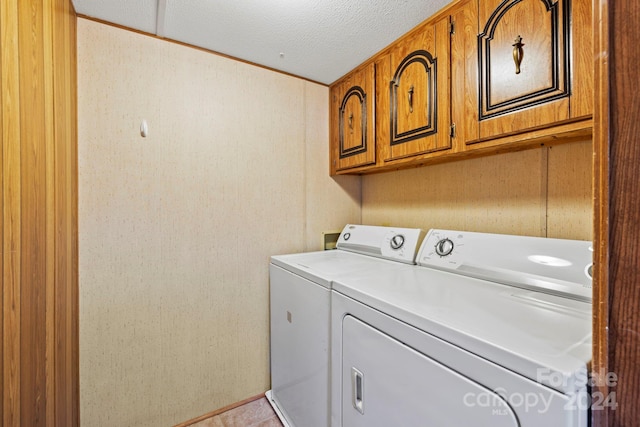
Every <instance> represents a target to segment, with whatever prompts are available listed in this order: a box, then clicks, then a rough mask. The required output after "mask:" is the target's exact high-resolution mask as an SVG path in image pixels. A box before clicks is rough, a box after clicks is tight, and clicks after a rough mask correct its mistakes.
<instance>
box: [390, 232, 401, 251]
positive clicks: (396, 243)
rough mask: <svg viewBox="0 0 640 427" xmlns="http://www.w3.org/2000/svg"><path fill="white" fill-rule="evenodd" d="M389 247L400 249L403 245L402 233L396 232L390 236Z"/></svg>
mask: <svg viewBox="0 0 640 427" xmlns="http://www.w3.org/2000/svg"><path fill="white" fill-rule="evenodd" d="M390 244H391V249H400V248H401V247H402V245H404V236H403V235H402V234H396V235H395V236H393V237H392V238H391V242H390Z"/></svg>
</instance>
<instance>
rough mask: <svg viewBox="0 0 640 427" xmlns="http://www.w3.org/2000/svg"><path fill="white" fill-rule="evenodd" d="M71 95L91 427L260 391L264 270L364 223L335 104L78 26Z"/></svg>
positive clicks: (158, 417) (297, 85)
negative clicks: (341, 170) (337, 154)
mask: <svg viewBox="0 0 640 427" xmlns="http://www.w3.org/2000/svg"><path fill="white" fill-rule="evenodd" d="M78 98H79V99H78V121H79V138H78V139H79V227H80V230H79V233H80V242H79V244H80V255H79V258H80V393H81V402H80V404H81V420H82V425H83V426H85V427H91V426H160V425H172V424H174V423H177V422H181V421H186V420H188V419H191V418H193V417H196V416H199V415H202V414H204V413H207V412H209V411H212V410H214V409H217V408H219V407H222V406H225V405H227V404H230V403H233V402H236V401H239V400H242V399H244V398H247V397H250V396H253V395H256V394H258V393H261V392H264V391H265V390H267V389H268V387H269V371H268V363H269V347H268V337H269V334H268V319H269V317H268V316H269V307H268V291H269V284H268V260H269V256H270V255H272V254H276V253H286V252H294V251H303V250H312V249H319V245H320V236H321V231H323V230H332V229H339V228H341V227H342V226H343V225H344V224H345V223H347V222H358V221H359V220H360V197H361V196H360V178H358V177H343V178H340V179H338V180H333V179H331V178H329V177H328V173H327V167H328V166H327V165H328V163H329V162H328V149H327V140H328V119H327V114H328V111H327V110H328V107H327V105H328V89H327V88H326V87H324V86H319V85H316V84H313V83H309V82H306V81H303V80H300V79H296V78H292V77H288V76H284V75H281V74H278V73H274V72H271V71H267V70H264V69H261V68H257V67H253V66H250V65H247V64H243V63H240V62H237V61H232V60H229V59H225V58H222V57H219V56H216V55H212V54H209V53H206V52H202V51H199V50H196V49H192V48H188V47H184V46H180V45H176V44H172V43H168V42H164V41H161V40H157V39H154V38H150V37H146V36H143V35H140V34H136V33H133V32H128V31H124V30H121V29H117V28H113V27H109V26H106V25H103V24H99V23H96V22H93V21H90V20H86V19H79V20H78ZM143 119H144V120H146V121H147V123H148V129H149V131H148V136H147V137H146V138H142V137H141V136H140V132H139V129H140V124H141V121H142V120H143Z"/></svg>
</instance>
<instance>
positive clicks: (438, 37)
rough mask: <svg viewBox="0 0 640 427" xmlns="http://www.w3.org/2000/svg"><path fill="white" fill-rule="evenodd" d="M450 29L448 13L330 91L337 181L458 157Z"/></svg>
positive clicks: (396, 43) (331, 127)
mask: <svg viewBox="0 0 640 427" xmlns="http://www.w3.org/2000/svg"><path fill="white" fill-rule="evenodd" d="M450 30H451V17H450V15H449V13H448V12H447V11H444V12H442V13H439V14H438V15H437V16H435V17H433V18H431V19H429V20H428V21H425V22H424V23H423V24H421V25H419V26H418V27H416V28H415V29H413V30H412V31H411V32H409V33H407V34H406V35H405V36H403V37H402V38H401V39H399V40H398V41H397V42H395V43H394V44H393V45H391V46H389V47H387V48H386V49H384V50H383V51H382V52H380V53H378V54H377V55H376V56H375V57H373V58H372V59H370V60H369V61H367V62H366V63H365V64H364V65H363V66H361V67H359V68H357V69H356V70H354V71H353V72H351V73H349V74H348V75H347V76H345V77H343V78H342V79H340V80H339V81H337V82H336V83H334V84H333V85H332V86H331V88H330V100H331V101H330V104H331V105H330V138H331V142H330V155H331V160H330V162H331V164H330V171H331V174H332V175H333V174H341V173H366V172H377V171H381V170H388V169H394V168H399V167H404V166H406V165H415V164H416V163H420V162H422V161H424V160H425V159H429V158H432V157H437V156H443V155H445V154H446V153H447V152H450V151H452V149H453V148H454V147H453V145H452V137H451V125H452V123H451V111H452V110H451V102H450V93H451V38H450ZM365 123H366V125H365Z"/></svg>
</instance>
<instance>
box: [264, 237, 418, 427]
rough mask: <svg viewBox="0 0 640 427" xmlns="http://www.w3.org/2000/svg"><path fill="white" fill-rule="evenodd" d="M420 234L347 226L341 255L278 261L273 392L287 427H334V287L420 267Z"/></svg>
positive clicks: (274, 266) (273, 276)
mask: <svg viewBox="0 0 640 427" xmlns="http://www.w3.org/2000/svg"><path fill="white" fill-rule="evenodd" d="M422 237H424V233H423V232H422V231H421V230H420V229H409V228H392V227H374V226H365V225H353V224H347V225H346V226H345V228H344V229H343V231H342V233H341V234H340V237H339V239H338V242H337V250H332V251H319V252H307V253H300V254H290V255H279V256H273V257H271V264H270V265H269V274H270V286H271V290H270V299H271V301H270V303H271V387H272V389H271V390H270V391H269V392H267V398H268V400H269V402H270V403H271V405H272V406H273V407H274V409H275V410H276V413H277V414H278V416H279V417H280V419H281V421H282V422H283V423H284V424H285V425H287V426H292V427H293V426H295V427H327V426H328V425H329V414H330V411H329V392H330V389H329V361H330V353H329V347H330V339H329V333H330V320H331V319H330V302H331V297H330V294H331V285H332V281H333V280H335V279H336V278H338V277H346V276H347V275H349V274H362V273H368V272H373V271H379V272H382V271H386V270H391V269H394V268H397V267H399V266H405V265H413V264H414V263H415V256H416V252H417V249H418V247H419V245H420V242H421V240H422Z"/></svg>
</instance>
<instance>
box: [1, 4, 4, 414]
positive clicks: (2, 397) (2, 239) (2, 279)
mask: <svg viewBox="0 0 640 427" xmlns="http://www.w3.org/2000/svg"><path fill="white" fill-rule="evenodd" d="M2 16H3V10H2V7H0V42H2V41H4V38H3V36H2V34H1V31H2V28H3V18H2ZM0 46H2V44H0ZM2 60H3V58H2V55H0V179H1V178H2V177H3V176H4V162H3V151H4V148H3V147H4V121H3V116H4V111H3V110H4V108H3V107H2V106H3V105H4V100H3V96H2V89H3V86H4V84H2V81H3V74H4V71H3V69H2ZM0 182H1V181H0ZM0 201H2V202H1V205H0V206H1V207H0V241H2V242H4V214H3V212H4V208H3V207H4V185H2V184H0ZM3 301H4V247H2V249H1V250H0V424H2V425H4V424H3V420H4V385H5V384H4V375H3V371H4V303H3Z"/></svg>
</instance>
